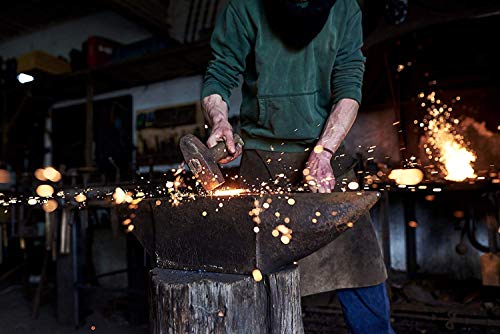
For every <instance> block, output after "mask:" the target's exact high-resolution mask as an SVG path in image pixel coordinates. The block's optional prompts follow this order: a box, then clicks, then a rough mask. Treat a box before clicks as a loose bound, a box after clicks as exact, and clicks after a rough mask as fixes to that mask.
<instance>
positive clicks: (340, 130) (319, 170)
mask: <svg viewBox="0 0 500 334" xmlns="http://www.w3.org/2000/svg"><path fill="white" fill-rule="evenodd" d="M358 108H359V104H358V102H356V101H355V100H352V99H341V100H340V101H339V102H338V103H337V104H336V105H334V106H333V107H332V112H331V114H330V116H329V117H328V120H327V121H326V124H325V126H324V128H323V132H322V134H321V137H320V139H319V141H318V143H317V144H316V145H317V146H316V147H315V148H314V151H313V153H311V156H310V157H309V160H308V162H307V164H306V168H305V169H304V177H305V181H306V183H307V184H308V185H309V188H310V189H311V191H312V192H315V193H316V192H320V193H330V192H332V190H333V188H334V187H335V176H334V175H333V169H332V165H331V164H330V161H331V159H332V154H331V153H330V152H336V151H337V149H338V148H339V146H340V144H341V143H342V140H344V138H345V136H346V135H347V133H348V132H349V130H350V129H351V127H352V124H353V123H354V120H355V119H356V116H357V114H358Z"/></svg>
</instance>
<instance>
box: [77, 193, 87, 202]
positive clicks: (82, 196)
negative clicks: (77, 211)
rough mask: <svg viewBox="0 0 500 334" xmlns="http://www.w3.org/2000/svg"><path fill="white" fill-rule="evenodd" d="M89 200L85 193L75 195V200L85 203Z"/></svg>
mask: <svg viewBox="0 0 500 334" xmlns="http://www.w3.org/2000/svg"><path fill="white" fill-rule="evenodd" d="M86 200H87V196H85V195H84V194H83V193H79V194H78V195H76V196H75V201H77V202H78V203H83V202H85V201H86Z"/></svg>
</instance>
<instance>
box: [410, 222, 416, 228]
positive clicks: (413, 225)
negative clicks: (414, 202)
mask: <svg viewBox="0 0 500 334" xmlns="http://www.w3.org/2000/svg"><path fill="white" fill-rule="evenodd" d="M408 226H410V227H411V228H417V227H418V223H417V222H416V221H411V222H409V223H408Z"/></svg>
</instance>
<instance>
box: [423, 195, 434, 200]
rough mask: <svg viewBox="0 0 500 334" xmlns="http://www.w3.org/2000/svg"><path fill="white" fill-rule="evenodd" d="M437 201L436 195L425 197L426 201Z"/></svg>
mask: <svg viewBox="0 0 500 334" xmlns="http://www.w3.org/2000/svg"><path fill="white" fill-rule="evenodd" d="M435 199H436V196H434V195H427V196H425V200H426V201H428V202H432V201H434V200H435Z"/></svg>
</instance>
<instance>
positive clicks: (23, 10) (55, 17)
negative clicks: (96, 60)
mask: <svg viewBox="0 0 500 334" xmlns="http://www.w3.org/2000/svg"><path fill="white" fill-rule="evenodd" d="M168 6H169V0H141V1H135V0H71V1H67V0H17V1H4V2H3V3H2V6H1V7H0V41H2V40H5V39H8V38H11V37H14V36H18V35H23V34H26V33H30V32H33V31H37V30H40V29H42V28H44V27H47V26H50V25H53V24H57V23H60V22H62V21H67V20H71V19H75V18H79V17H83V16H85V15H89V14H92V13H94V12H96V11H100V10H113V11H116V12H117V13H119V14H122V15H124V16H126V17H128V18H130V19H131V20H132V21H134V22H136V23H138V24H141V25H142V26H144V27H145V28H147V29H149V30H151V31H152V32H154V33H158V34H161V35H165V34H168V24H167V16H168V15H167V14H168Z"/></svg>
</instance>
